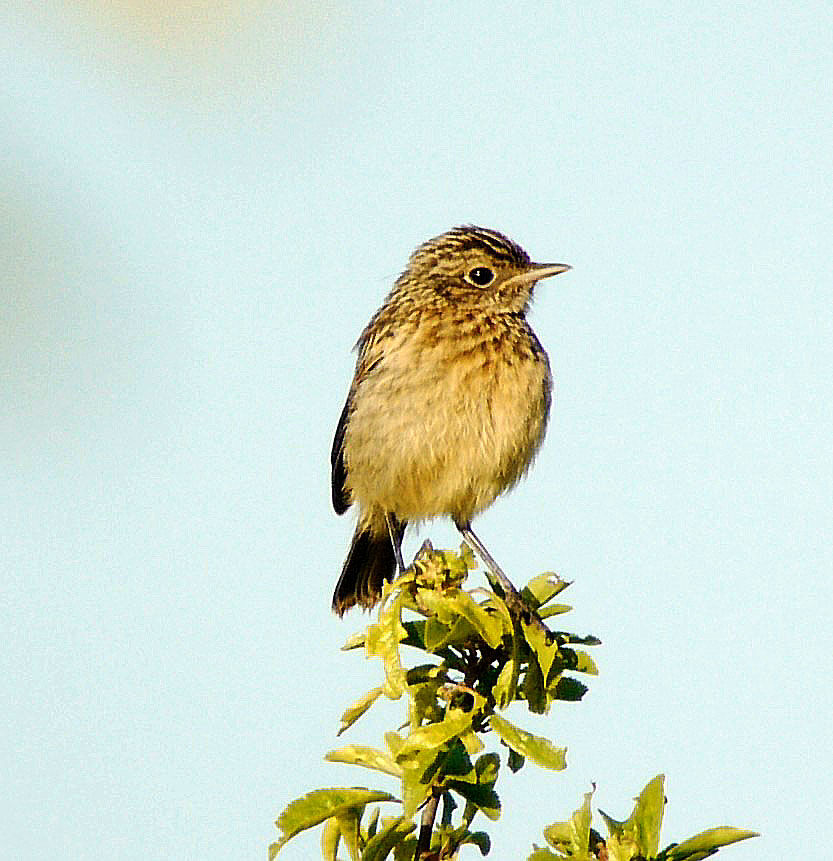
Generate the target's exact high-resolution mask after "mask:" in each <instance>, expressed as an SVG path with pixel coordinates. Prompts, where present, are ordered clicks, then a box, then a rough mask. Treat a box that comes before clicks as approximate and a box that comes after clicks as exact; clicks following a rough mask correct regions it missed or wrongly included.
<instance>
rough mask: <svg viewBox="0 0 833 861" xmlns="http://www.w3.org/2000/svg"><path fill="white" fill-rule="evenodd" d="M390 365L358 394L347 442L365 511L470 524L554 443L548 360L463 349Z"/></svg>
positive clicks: (405, 357)
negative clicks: (549, 428)
mask: <svg viewBox="0 0 833 861" xmlns="http://www.w3.org/2000/svg"><path fill="white" fill-rule="evenodd" d="M456 346H457V349H456V350H454V351H449V347H448V344H445V345H442V346H441V347H437V348H435V350H433V351H432V350H430V349H429V350H425V349H423V350H422V351H421V352H420V353H419V355H418V356H415V355H413V354H412V353H409V351H407V350H402V351H400V352H401V354H396V353H394V354H393V355H387V356H386V357H385V360H384V362H383V363H380V365H379V366H378V367H377V368H375V369H374V370H373V371H371V372H370V373H369V374H368V375H367V376H366V377H365V378H364V379H363V380H362V383H361V388H360V391H357V392H356V397H355V400H354V405H353V412H352V414H351V416H350V420H349V423H348V428H347V434H346V439H345V446H346V457H347V474H348V488H349V490H350V492H351V494H352V498H353V499H354V501H357V502H358V503H359V505H360V507H361V508H362V509H363V510H368V509H376V510H379V509H382V510H384V511H391V512H394V513H395V514H396V515H397V516H398V517H399V518H400V519H403V520H410V521H414V520H423V519H427V518H430V517H435V516H438V515H449V516H451V517H454V518H455V519H457V520H459V521H461V522H467V521H469V520H470V519H471V517H472V516H473V515H475V514H477V513H478V512H479V511H482V510H483V509H484V508H486V507H488V506H489V505H491V503H492V502H493V501H494V500H495V498H496V497H497V496H498V495H499V494H501V493H502V492H503V491H505V490H507V489H508V488H510V487H512V486H513V485H514V484H515V483H516V482H517V481H518V480H519V479H520V478H521V476H522V475H523V474H524V473H525V472H526V469H527V468H528V466H529V464H530V463H531V461H532V459H533V458H534V456H535V454H536V452H537V451H538V448H539V447H540V444H541V442H542V440H543V437H544V432H545V430H546V423H547V416H548V413H549V405H550V389H551V378H550V373H549V365H548V362H547V359H546V356H545V355H544V354H543V353H540V352H539V353H535V352H533V351H520V352H518V351H517V350H516V349H513V350H512V351H511V353H510V354H508V360H507V356H506V355H503V354H502V353H500V352H499V351H497V352H496V351H495V347H494V345H492V347H491V349H489V350H483V349H480V348H471V345H466V344H465V343H460V344H458V345H456Z"/></svg>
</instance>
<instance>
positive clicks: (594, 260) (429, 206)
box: [0, 0, 833, 861]
mask: <svg viewBox="0 0 833 861" xmlns="http://www.w3.org/2000/svg"><path fill="white" fill-rule="evenodd" d="M832 40H833V7H831V5H830V3H828V2H819V3H812V2H797V3H766V2H764V3H732V4H728V3H711V2H705V3H704V2H703V0H698V2H696V3H695V2H692V3H686V2H672V3H648V2H635V3H629V4H622V3H605V2H592V0H591V2H583V3H515V4H511V5H509V4H506V5H501V6H494V7H493V6H486V5H484V4H480V3H469V2H458V3H456V4H453V5H451V4H445V3H442V4H441V3H422V4H408V5H406V6H405V8H402V9H400V8H395V7H394V4H384V3H366V2H357V3H350V4H341V3H339V4H330V3H326V2H317V3H302V2H295V3H291V2H290V3H267V2H254V0H248V2H245V0H244V1H243V2H240V0H239V2H236V3H228V4H227V3H222V2H219V0H207V2H204V3H201V4H195V3H181V2H170V0H166V2H164V3H162V2H150V3H149V2H144V3H131V2H128V0H121V2H108V3H103V2H95V0H87V2H78V3H68V2H66V3H62V2H51V3H42V4H29V3H23V2H20V0H10V2H7V3H5V4H4V8H3V11H2V12H0V46H1V47H2V50H1V51H0V218H2V229H0V291H2V302H0V445H2V451H3V456H2V460H0V506H1V507H2V517H0V548H2V550H0V577H1V579H2V583H1V584H0V585H1V586H2V588H1V590H0V625H1V626H2V639H3V648H2V650H0V679H2V681H0V696H2V699H0V712H2V714H3V731H2V733H0V773H2V775H3V777H2V784H3V795H4V799H5V800H4V803H3V810H2V813H0V820H1V821H2V835H3V836H2V844H3V848H4V853H5V855H7V856H8V857H10V858H20V859H44V858H57V857H60V858H69V859H104V858H114V857H117V858H120V859H123V861H130V859H177V860H178V859H183V861H186V859H188V861H190V859H194V861H196V859H200V861H202V859H241V858H256V859H264V858H265V857H266V852H267V847H268V844H269V843H270V842H271V841H272V840H274V839H275V838H276V836H277V832H276V829H275V828H274V825H273V821H274V819H275V818H276V816H277V814H278V813H279V812H280V810H281V809H282V808H283V807H284V806H285V804H286V803H287V802H288V801H290V800H291V799H293V798H295V797H296V796H298V795H301V794H302V793H304V792H306V791H308V790H310V789H313V788H317V787H320V786H328V785H352V784H360V785H366V786H380V787H381V788H385V789H390V790H392V791H394V792H395V791H396V786H395V783H394V782H393V781H386V779H385V778H384V776H382V775H378V776H377V774H376V773H374V772H369V771H366V770H359V769H351V768H348V767H346V766H338V765H330V764H327V763H324V762H323V760H322V757H323V755H324V753H325V752H326V751H327V750H329V749H331V748H333V747H336V746H340V744H342V743H349V742H355V743H365V744H373V745H378V744H380V743H381V733H382V731H383V730H384V729H386V728H387V727H388V726H389V725H390V724H392V723H395V722H398V721H399V718H400V715H401V714H402V712H401V708H402V705H401V704H393V705H389V706H380V707H377V708H378V709H379V714H378V715H373V714H371V715H368V716H367V717H366V718H365V719H364V720H363V721H362V722H361V723H360V724H358V725H357V726H356V727H355V728H354V729H353V730H352V731H351V732H350V733H349V734H348V735H347V736H346V738H343V739H340V740H336V738H335V732H336V730H337V728H338V720H339V716H340V714H341V712H342V710H343V709H344V707H345V706H346V705H347V704H349V703H351V702H352V701H354V700H355V699H356V698H357V697H358V696H359V695H360V694H362V693H363V692H364V691H366V690H367V689H369V688H370V687H373V686H375V685H376V684H377V682H378V678H379V668H378V667H377V666H376V665H375V664H371V663H368V662H366V661H365V660H364V659H363V657H362V656H361V655H360V654H359V653H356V652H351V653H342V652H340V651H339V647H340V646H341V644H342V643H343V641H344V640H345V639H346V637H347V636H348V635H349V634H350V633H351V632H352V631H354V630H356V629H357V628H359V627H361V626H362V625H363V623H364V622H365V621H366V620H365V619H363V618H362V617H361V616H360V615H359V614H351V615H349V616H348V617H347V618H346V619H345V620H343V621H339V620H338V619H337V618H336V617H334V616H333V615H332V614H331V612H330V609H329V607H330V597H331V593H332V588H333V586H334V584H335V580H336V578H337V576H338V573H339V571H340V568H341V564H342V561H343V558H344V555H345V553H346V549H347V545H348V543H349V539H350V535H351V533H352V528H353V522H352V520H351V517H350V516H349V515H348V516H345V517H342V518H339V517H336V515H335V514H334V513H333V511H332V509H331V505H330V498H329V473H328V466H329V462H328V457H329V447H330V444H331V439H332V433H333V431H334V429H335V425H336V421H337V419H338V416H339V413H340V411H341V408H342V404H343V399H344V396H345V393H346V390H347V386H348V384H349V381H350V378H351V375H352V370H353V361H354V357H353V355H352V354H351V348H352V346H353V344H354V342H355V339H356V338H357V336H358V334H359V332H360V331H361V329H362V327H363V326H364V324H365V323H366V321H367V319H368V318H369V317H370V315H371V313H372V312H373V311H374V310H375V309H376V307H378V305H379V303H380V302H381V300H382V298H383V297H384V295H385V294H386V292H387V291H388V289H389V287H390V285H391V283H392V281H393V280H394V278H395V277H396V275H397V274H398V273H399V272H400V271H401V269H402V268H403V266H404V264H405V262H406V260H407V256H408V254H409V253H410V251H411V250H412V249H413V247H415V246H416V245H417V244H419V243H420V242H422V241H423V240H425V239H427V238H429V237H431V236H433V235H436V234H438V233H441V232H443V231H444V230H446V229H447V228H449V227H451V226H453V225H456V224H460V223H467V222H470V223H476V224H482V225H486V226H489V227H494V228H497V229H499V230H501V231H503V232H505V233H507V234H509V235H510V236H511V237H512V238H514V239H516V240H517V241H518V242H519V243H520V244H521V245H523V246H524V247H525V248H526V249H527V250H528V251H529V252H530V254H531V255H532V256H533V258H535V259H539V260H557V261H562V260H563V261H564V262H568V263H571V264H572V265H573V271H571V272H570V273H569V275H566V276H563V277H560V278H558V279H555V280H553V281H550V282H546V283H545V284H542V285H541V288H540V289H539V290H538V293H537V297H536V302H535V305H534V308H533V313H532V323H533V325H534V327H535V329H536V332H537V333H538V335H539V338H540V340H541V341H542V342H543V344H544V345H545V347H546V348H547V350H548V352H549V354H550V359H551V363H552V366H553V371H554V375H555V377H556V394H555V404H554V409H553V414H552V419H551V425H550V430H549V434H548V438H547V441H546V443H545V445H544V448H543V450H542V452H541V454H540V456H539V458H538V461H537V464H536V466H535V468H534V469H533V471H532V472H531V474H530V476H529V478H528V479H527V480H526V482H524V483H523V484H522V485H521V486H520V487H519V488H518V489H516V490H515V491H514V492H513V493H512V494H511V495H510V496H507V497H506V498H503V499H502V500H500V501H499V502H498V503H497V504H496V505H495V506H494V507H493V509H491V510H490V511H489V512H487V513H486V514H484V515H483V516H482V517H481V518H480V519H479V521H478V522H477V524H476V527H475V528H476V529H477V531H478V533H479V534H480V535H481V536H482V537H483V539H484V541H485V542H486V544H487V545H488V547H489V548H490V550H491V551H492V553H493V554H494V555H495V557H496V558H497V559H498V560H500V561H501V562H502V564H503V565H504V567H505V568H506V570H507V571H508V573H509V574H510V576H512V577H513V579H515V580H516V581H519V582H524V581H525V580H526V579H527V578H528V577H530V576H532V575H534V574H536V573H539V572H541V571H544V570H551V569H554V570H556V571H557V572H559V573H560V574H561V575H562V576H564V577H565V578H567V579H569V580H572V581H573V586H572V587H571V588H570V590H569V591H568V592H567V593H566V595H565V596H564V597H565V599H566V600H568V602H569V603H572V604H573V606H574V607H575V610H574V612H573V613H572V614H571V616H568V617H566V618H565V620H564V626H565V627H567V628H568V629H571V630H576V631H578V632H580V633H581V632H593V633H595V634H597V635H598V636H599V637H601V639H602V640H603V645H602V646H600V647H598V648H597V649H595V650H594V653H593V654H594V657H595V659H596V662H597V664H598V665H599V667H600V670H601V675H600V676H599V677H598V678H596V679H593V680H591V689H590V692H589V693H588V695H587V696H586V697H585V699H584V701H583V703H582V704H580V705H574V704H565V705H562V706H560V707H556V708H554V709H553V711H552V712H551V714H550V715H548V716H547V717H544V718H540V719H533V718H532V717H531V716H528V715H526V714H525V713H523V711H522V710H519V711H518V712H514V711H512V712H510V718H513V719H515V720H517V721H518V722H519V723H521V724H522V725H523V726H524V727H525V728H527V729H529V730H531V731H533V732H536V733H539V734H542V735H547V736H549V737H551V738H552V739H553V740H555V741H556V742H557V743H558V744H560V745H566V747H567V748H568V761H569V767H568V769H567V771H565V772H563V773H560V774H553V773H550V772H544V771H541V770H537V769H535V767H534V766H528V767H527V768H525V769H524V770H523V771H522V772H521V773H520V774H519V775H517V776H512V775H510V774H508V773H507V774H505V775H504V776H503V778H502V781H501V783H502V787H499V789H501V790H502V791H501V794H502V799H503V803H504V806H505V811H504V815H503V817H502V819H501V821H500V822H498V823H495V824H486V827H487V830H488V831H489V832H490V833H491V835H492V838H493V850H492V855H491V856H490V857H492V858H497V859H501V858H506V859H508V858H519V859H520V858H525V857H526V854H527V853H528V852H529V850H530V847H531V844H532V842H533V841H535V842H538V843H541V842H542V838H541V828H542V827H543V826H544V825H545V824H547V823H549V822H552V821H554V820H558V819H564V818H567V817H568V816H569V814H570V813H571V811H573V810H574V809H575V808H576V807H577V806H578V805H579V802H580V801H581V799H582V794H583V793H584V792H586V791H588V790H589V789H590V787H591V784H592V783H593V782H596V784H597V786H598V790H597V793H596V796H595V800H594V803H595V804H596V805H597V806H601V807H602V808H603V809H604V810H606V811H607V812H609V813H611V814H612V815H614V816H617V817H620V818H623V817H625V816H626V815H627V814H628V813H629V812H630V809H631V806H632V800H631V799H632V798H633V796H634V795H636V794H637V793H638V791H639V790H640V789H641V788H642V786H643V785H644V784H645V783H646V782H647V781H648V780H649V779H650V778H651V777H653V776H654V775H655V774H657V773H659V772H664V773H665V774H666V775H667V783H666V793H667V796H668V799H669V804H668V808H667V813H666V820H665V829H664V841H663V845H664V844H665V843H667V842H670V841H671V840H680V839H682V838H684V837H686V836H689V835H691V834H693V833H695V832H697V831H700V830H702V829H704V828H707V827H710V826H713V825H717V824H721V823H728V824H733V825H736V826H740V827H748V828H753V829H756V830H759V831H761V832H763V835H764V836H763V837H762V838H760V839H759V840H757V841H749V842H747V843H745V844H741V845H739V846H736V847H730V848H728V849H726V850H725V851H724V853H722V854H721V857H725V858H726V859H727V861H728V859H735V861H744V859H753V858H754V859H756V861H760V859H773V861H780V859H784V858H788V857H797V855H798V854H799V852H802V853H803V852H806V851H807V847H810V846H814V845H818V840H819V839H821V840H824V839H826V838H825V834H826V828H827V826H829V824H830V822H831V819H833V808H831V798H832V797H833V777H831V774H833V769H831V763H833V743H831V730H830V726H831V720H830V714H831V711H832V710H833V697H832V696H831V670H833V659H832V658H831V654H833V636H832V635H831V625H830V610H829V608H830V606H831V597H833V596H832V595H831V591H833V590H831V585H830V584H831V578H830V575H831V563H833V553H831V547H830V531H831V526H833V522H832V521H833V516H831V510H832V509H831V502H833V489H832V488H831V477H833V445H831V424H832V423H833V409H832V408H831V402H832V399H831V374H832V372H833V311H831V295H830V294H831V287H832V286H833V277H831V255H832V253H833V242H832V241H831V237H833V164H832V162H833V159H831V153H833V123H831V116H833V90H832V89H831V86H830V81H831V80H832V79H833V52H831V50H830V46H831V41H832ZM427 536H430V537H431V538H432V540H433V542H434V544H435V545H436V546H456V545H457V543H458V541H457V538H456V535H455V534H454V532H453V530H452V529H451V528H450V527H449V525H448V524H446V523H442V522H437V523H435V524H433V525H431V526H429V527H424V528H423V529H422V531H421V533H420V534H418V535H413V536H411V537H410V538H409V539H408V542H407V544H406V550H407V552H408V553H412V552H413V551H414V550H415V549H416V548H417V547H418V545H419V543H420V542H421V541H422V540H423V538H425V537H427ZM466 852H467V853H468V854H465V853H464V856H463V857H466V858H476V857H480V856H479V853H477V851H476V850H475V849H469V850H466ZM317 854H318V833H317V832H315V833H310V834H309V835H307V836H304V837H302V838H299V839H298V840H297V841H296V842H295V843H292V844H290V845H289V846H288V847H287V848H286V849H285V850H284V853H283V854H282V856H281V857H282V858H286V859H294V861H300V859H309V858H313V857H316V855H317Z"/></svg>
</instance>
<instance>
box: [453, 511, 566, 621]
mask: <svg viewBox="0 0 833 861" xmlns="http://www.w3.org/2000/svg"><path fill="white" fill-rule="evenodd" d="M454 525H455V526H456V527H457V529H458V530H459V531H460V534H461V535H462V536H463V538H464V539H465V541H466V543H467V544H468V545H469V547H471V549H472V550H474V552H475V553H476V554H477V555H478V556H479V557H480V558H481V560H482V561H483V564H484V566H485V567H486V577H487V578H488V579H489V582H490V583H491V584H492V588H494V587H495V586H499V587H500V589H501V590H502V591H503V593H504V600H505V601H506V606H507V607H508V608H509V611H510V612H511V613H512V614H513V615H514V616H515V617H516V618H518V617H520V618H522V619H524V621H526V622H527V623H529V624H531V625H534V626H535V627H536V628H541V629H542V630H543V631H545V632H546V633H550V631H549V628H547V626H546V625H545V624H544V623H543V622H542V621H541V617H540V616H539V615H538V614H537V613H536V612H535V610H533V609H532V607H530V606H529V604H527V603H526V601H524V599H523V598H521V596H520V593H519V592H518V590H517V589H516V588H515V587H514V586H513V585H512V581H511V580H510V579H509V578H508V577H507V576H506V575H505V574H504V573H503V570H502V569H501V567H500V565H498V564H497V562H495V560H494V558H493V557H492V554H491V553H489V551H488V550H487V549H486V547H485V546H484V544H483V542H482V541H481V540H480V539H479V538H478V537H477V536H476V535H475V534H474V532H472V529H471V524H470V523H458V522H457V521H455V522H454Z"/></svg>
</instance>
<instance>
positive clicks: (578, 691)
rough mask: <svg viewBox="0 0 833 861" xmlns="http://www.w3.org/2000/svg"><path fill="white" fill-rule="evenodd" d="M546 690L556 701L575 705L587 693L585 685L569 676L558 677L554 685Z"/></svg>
mask: <svg viewBox="0 0 833 861" xmlns="http://www.w3.org/2000/svg"><path fill="white" fill-rule="evenodd" d="M547 690H548V691H549V693H550V694H551V695H552V696H553V697H555V699H557V700H564V701H566V702H568V703H575V702H578V701H579V700H580V699H581V698H582V697H583V696H584V695H585V694H586V693H587V685H585V684H582V683H581V682H580V681H579V680H578V679H574V678H572V677H571V676H559V677H558V679H557V680H556V682H555V684H554V685H550V687H549V688H547Z"/></svg>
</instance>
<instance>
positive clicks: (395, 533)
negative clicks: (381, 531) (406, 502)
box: [385, 511, 405, 574]
mask: <svg viewBox="0 0 833 861" xmlns="http://www.w3.org/2000/svg"><path fill="white" fill-rule="evenodd" d="M385 523H387V525H388V535H390V543H391V545H392V547H393V556H394V559H396V573H397V574H401V573H402V572H403V571H404V570H405V563H404V562H403V561H402V535H403V530H402V528H401V527H400V525H399V524H398V523H397V522H396V517H394V515H393V514H391V513H390V512H389V511H386V512H385Z"/></svg>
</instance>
